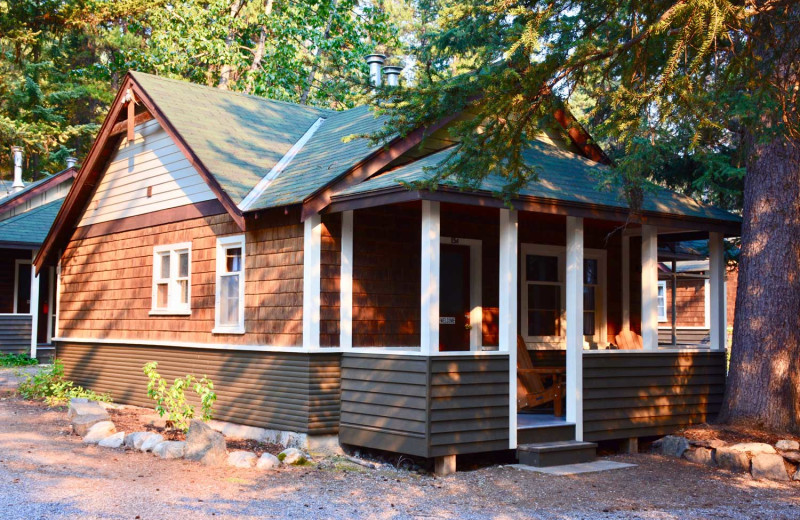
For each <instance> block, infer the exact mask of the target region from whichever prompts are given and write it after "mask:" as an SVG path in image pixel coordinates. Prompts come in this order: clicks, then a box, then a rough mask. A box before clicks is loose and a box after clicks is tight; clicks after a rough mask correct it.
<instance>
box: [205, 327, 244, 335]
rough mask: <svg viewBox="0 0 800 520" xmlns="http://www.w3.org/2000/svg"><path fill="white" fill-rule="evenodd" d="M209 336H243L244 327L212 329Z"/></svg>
mask: <svg viewBox="0 0 800 520" xmlns="http://www.w3.org/2000/svg"><path fill="white" fill-rule="evenodd" d="M211 334H244V327H243V326H242V327H238V326H237V327H214V328H213V329H211Z"/></svg>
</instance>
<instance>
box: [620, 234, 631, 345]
mask: <svg viewBox="0 0 800 520" xmlns="http://www.w3.org/2000/svg"><path fill="white" fill-rule="evenodd" d="M622 330H631V237H629V236H627V235H623V236H622Z"/></svg>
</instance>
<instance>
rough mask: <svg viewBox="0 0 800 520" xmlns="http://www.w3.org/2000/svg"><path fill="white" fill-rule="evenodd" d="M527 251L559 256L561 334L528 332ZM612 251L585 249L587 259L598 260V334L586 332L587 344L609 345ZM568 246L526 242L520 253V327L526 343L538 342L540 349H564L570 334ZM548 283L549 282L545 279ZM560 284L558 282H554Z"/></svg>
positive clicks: (596, 322)
mask: <svg viewBox="0 0 800 520" xmlns="http://www.w3.org/2000/svg"><path fill="white" fill-rule="evenodd" d="M527 255H543V256H556V257H558V280H559V281H558V282H557V283H558V284H559V285H560V286H561V331H560V332H561V334H560V335H559V336H528V334H527V332H528V281H527V280H526V279H525V278H526V274H525V257H526V256H527ZM607 257H608V254H607V252H606V250H605V249H586V248H584V250H583V258H584V260H597V271H598V273H597V275H598V284H597V289H598V291H599V294H597V295H595V298H597V309H596V310H595V333H594V336H584V346H585V345H586V344H587V342H588V343H593V344H596V345H598V346H600V347H605V346H607V345H608V315H607V314H608V313H607V309H608V305H607V299H608V291H607V284H608V272H607V269H606V265H607ZM566 261H567V248H566V247H565V246H551V245H544V244H530V243H523V244H521V247H520V257H519V283H520V286H521V290H520V294H521V297H520V315H521V316H520V318H521V320H520V330H521V332H522V337H523V338H524V339H525V343H527V344H529V345H535V347H536V348H540V349H563V348H565V346H566V337H567V308H566V306H567V299H566V298H567V282H566ZM545 283H547V282H545ZM552 283H553V284H556V282H552Z"/></svg>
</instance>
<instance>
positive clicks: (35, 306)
mask: <svg viewBox="0 0 800 520" xmlns="http://www.w3.org/2000/svg"><path fill="white" fill-rule="evenodd" d="M35 258H36V251H34V252H33V253H32V254H31V307H30V310H31V357H32V358H35V357H36V342H37V340H38V336H39V276H38V275H37V274H36V266H35V265H33V260H34V259H35Z"/></svg>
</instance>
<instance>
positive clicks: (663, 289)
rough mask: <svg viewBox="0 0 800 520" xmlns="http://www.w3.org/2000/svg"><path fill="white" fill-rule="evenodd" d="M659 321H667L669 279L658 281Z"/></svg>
mask: <svg viewBox="0 0 800 520" xmlns="http://www.w3.org/2000/svg"><path fill="white" fill-rule="evenodd" d="M658 321H667V281H666V280H659V282H658Z"/></svg>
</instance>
